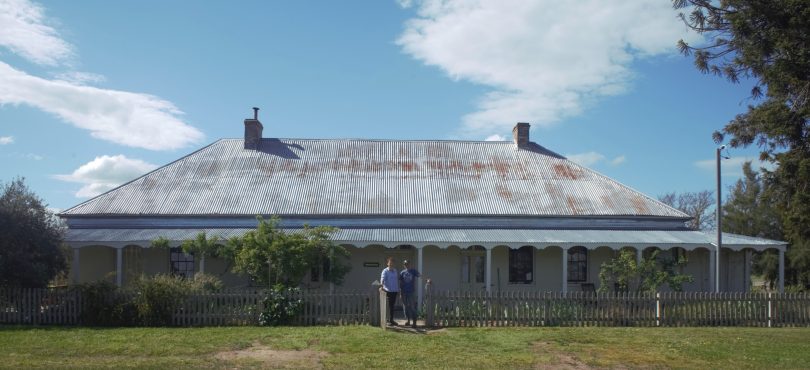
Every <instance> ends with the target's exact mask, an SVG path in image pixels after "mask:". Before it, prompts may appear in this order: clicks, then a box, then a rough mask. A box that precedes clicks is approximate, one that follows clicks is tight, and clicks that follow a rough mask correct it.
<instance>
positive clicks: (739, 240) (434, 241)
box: [65, 229, 787, 250]
mask: <svg viewBox="0 0 810 370" xmlns="http://www.w3.org/2000/svg"><path fill="white" fill-rule="evenodd" d="M250 230H254V229H70V230H68V232H67V235H66V238H65V239H66V242H67V243H68V244H70V245H72V246H73V247H74V248H79V247H82V246H89V245H108V246H113V247H117V248H121V247H124V246H126V245H140V246H142V247H148V246H149V244H150V242H151V241H152V240H155V239H157V238H158V237H164V238H167V239H169V240H173V241H182V240H186V239H193V238H194V237H196V236H197V234H199V233H200V232H205V233H206V234H207V235H208V236H209V237H211V236H218V237H220V238H223V239H227V238H230V237H233V236H240V235H242V234H244V233H246V232H248V231H250ZM286 231H295V229H287V230H286ZM715 238H716V234H715V233H714V232H712V231H693V230H535V229H531V230H530V229H340V230H339V231H338V232H337V233H335V234H333V236H332V239H333V240H334V241H336V242H338V243H347V244H354V245H356V246H357V247H365V246H368V245H372V244H384V245H396V244H410V245H418V246H424V245H436V246H438V247H442V248H445V247H447V246H450V245H456V246H459V247H461V248H466V247H468V246H471V245H477V244H482V245H489V246H497V245H508V246H510V247H519V246H522V245H533V246H535V247H539V248H545V247H550V246H558V247H571V246H578V245H581V246H585V247H587V248H598V247H601V246H606V247H611V248H621V247H624V246H631V247H639V246H641V247H645V248H646V247H660V248H662V249H668V248H672V247H681V248H684V249H689V250H691V249H695V248H713V246H714V245H715V241H716V239H715ZM786 245H787V243H786V242H783V241H775V240H768V239H762V238H754V237H749V236H742V235H736V234H728V233H723V247H724V248H730V249H734V250H741V249H744V248H752V249H755V250H765V249H769V248H775V249H781V250H784V249H785V248H786Z"/></svg>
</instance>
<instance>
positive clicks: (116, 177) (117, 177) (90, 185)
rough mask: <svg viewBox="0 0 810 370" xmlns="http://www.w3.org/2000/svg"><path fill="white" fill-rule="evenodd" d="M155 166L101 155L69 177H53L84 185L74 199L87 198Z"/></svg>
mask: <svg viewBox="0 0 810 370" xmlns="http://www.w3.org/2000/svg"><path fill="white" fill-rule="evenodd" d="M155 168H157V166H156V165H154V164H151V163H148V162H144V161H142V160H140V159H130V158H127V157H126V156H124V155H116V156H109V155H103V156H101V157H96V158H95V159H94V160H92V161H90V162H87V163H85V164H83V165H81V166H80V167H79V168H77V169H76V170H75V171H73V173H71V174H70V175H55V176H54V177H55V178H57V179H59V180H62V181H70V182H78V183H82V184H84V186H83V187H82V188H81V189H79V191H78V192H77V193H76V197H79V198H86V197H87V198H89V197H94V196H96V195H99V194H101V193H103V192H105V191H108V190H111V189H113V188H115V187H116V186H118V185H121V184H123V183H124V182H127V181H130V180H132V179H134V178H136V177H138V176H141V175H143V174H145V173H147V172H149V171H151V170H153V169H155Z"/></svg>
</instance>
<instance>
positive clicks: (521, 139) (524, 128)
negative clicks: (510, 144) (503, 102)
mask: <svg viewBox="0 0 810 370" xmlns="http://www.w3.org/2000/svg"><path fill="white" fill-rule="evenodd" d="M530 126H531V125H529V124H528V123H526V122H518V124H516V125H515V128H513V129H512V140H513V141H514V142H515V146H516V147H517V148H519V149H523V148H526V147H528V146H529V127H530Z"/></svg>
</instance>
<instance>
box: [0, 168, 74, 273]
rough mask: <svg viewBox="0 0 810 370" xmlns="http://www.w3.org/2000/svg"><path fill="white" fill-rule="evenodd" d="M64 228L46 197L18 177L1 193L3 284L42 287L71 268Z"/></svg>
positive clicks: (0, 220)
mask: <svg viewBox="0 0 810 370" xmlns="http://www.w3.org/2000/svg"><path fill="white" fill-rule="evenodd" d="M62 235H63V230H62V227H61V226H60V225H59V222H58V220H57V218H56V217H54V215H53V213H51V212H50V211H48V210H47V209H46V208H45V206H44V205H43V204H42V200H40V199H39V197H37V196H36V194H34V193H33V192H32V191H31V190H29V189H28V187H27V186H26V185H25V181H24V179H22V178H17V179H15V180H13V181H11V182H10V183H8V184H4V185H3V193H2V196H0V286H19V287H32V288H39V287H45V286H47V285H48V282H49V281H51V279H53V278H54V277H55V276H56V275H57V274H59V273H60V272H61V271H63V270H64V269H65V268H66V267H67V263H66V260H65V256H64V254H63V251H62V249H61V247H62Z"/></svg>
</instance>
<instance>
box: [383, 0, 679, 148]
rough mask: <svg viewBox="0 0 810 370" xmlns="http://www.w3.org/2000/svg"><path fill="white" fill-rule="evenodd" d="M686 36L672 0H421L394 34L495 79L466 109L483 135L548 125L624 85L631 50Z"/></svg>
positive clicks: (435, 60) (444, 63) (453, 71)
mask: <svg viewBox="0 0 810 370" xmlns="http://www.w3.org/2000/svg"><path fill="white" fill-rule="evenodd" d="M406 3H409V2H407V1H406ZM686 36H687V35H686V30H685V27H684V26H683V24H682V22H681V21H680V20H679V19H677V17H676V12H675V11H674V10H673V9H672V6H671V4H670V3H669V2H668V1H660V0H647V1H624V0H615V1H604V0H582V1H557V0H536V1H528V0H475V1H474V0H423V1H421V2H418V16H417V17H416V18H413V19H411V20H409V21H408V22H407V23H406V26H405V31H404V32H403V33H402V35H401V36H400V38H399V39H398V40H397V43H398V44H399V45H400V46H401V47H402V49H403V50H404V51H405V52H406V53H407V54H409V55H411V56H412V57H414V58H415V59H418V60H420V61H422V62H423V63H425V64H427V65H431V66H437V67H439V68H440V69H442V70H443V71H444V72H445V73H447V74H448V75H449V76H450V77H452V78H454V79H463V80H468V81H471V82H474V83H478V84H483V85H487V86H490V87H491V88H492V89H493V90H492V91H491V92H489V93H488V94H486V95H485V96H483V97H482V98H481V100H480V101H479V103H478V109H477V111H475V112H473V113H470V114H467V115H466V116H465V117H464V118H463V127H462V130H461V131H462V134H465V135H474V136H482V135H488V134H491V133H493V132H497V131H503V130H505V129H509V128H511V125H513V124H514V122H526V121H529V122H532V123H533V124H539V125H541V126H542V125H549V124H552V123H554V122H556V121H559V120H560V119H561V118H563V117H566V116H570V115H576V114H578V113H580V112H581V111H582V110H583V108H584V107H585V105H586V104H587V103H588V102H589V101H592V100H593V99H595V98H600V97H604V96H609V95H615V94H619V93H622V92H623V91H625V90H626V89H627V88H628V85H629V82H630V81H631V79H632V77H633V72H632V71H631V70H630V69H629V66H630V64H631V63H632V62H633V61H634V60H636V59H639V58H644V57H648V56H653V55H659V54H666V53H674V52H675V42H676V41H677V40H678V39H679V38H686V39H687V40H688V39H689V38H690V37H686ZM692 38H694V36H692Z"/></svg>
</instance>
